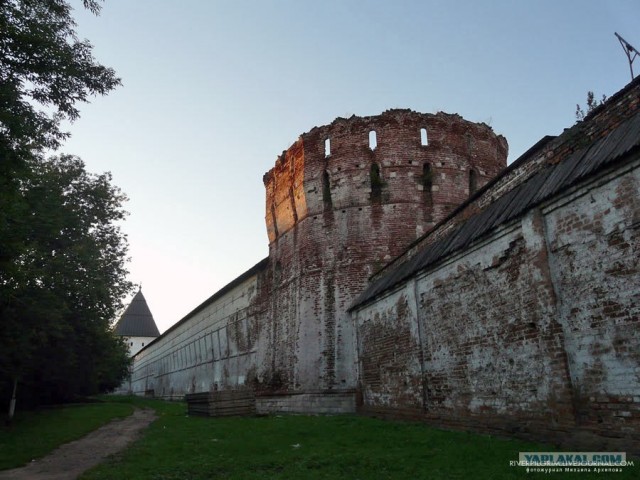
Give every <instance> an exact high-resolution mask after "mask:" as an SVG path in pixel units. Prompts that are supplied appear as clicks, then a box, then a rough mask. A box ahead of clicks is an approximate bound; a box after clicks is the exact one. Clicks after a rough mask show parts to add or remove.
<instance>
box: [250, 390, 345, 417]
mask: <svg viewBox="0 0 640 480" xmlns="http://www.w3.org/2000/svg"><path fill="white" fill-rule="evenodd" d="M256 411H257V413H258V414H270V413H307V414H314V413H316V414H340V413H355V412H356V392H355V390H341V391H335V392H334V391H306V392H286V393H277V394H274V393H257V394H256Z"/></svg>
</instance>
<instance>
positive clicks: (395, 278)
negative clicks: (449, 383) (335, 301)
mask: <svg viewBox="0 0 640 480" xmlns="http://www.w3.org/2000/svg"><path fill="white" fill-rule="evenodd" d="M638 146H640V112H639V113H636V114H635V115H634V116H633V117H631V118H630V119H628V120H626V121H625V122H623V123H622V124H620V125H619V126H618V127H617V128H616V129H615V130H613V131H612V132H611V133H610V134H609V135H607V136H606V137H604V138H602V139H600V140H597V141H595V142H593V143H591V145H589V146H588V147H586V148H584V149H581V150H578V151H576V152H574V153H573V154H571V155H570V156H569V157H568V158H566V159H564V160H563V161H561V162H560V163H557V164H550V165H547V166H546V168H544V169H543V170H541V171H540V172H538V173H537V174H535V175H533V176H532V177H531V178H529V179H528V180H526V181H525V182H523V183H522V184H520V185H518V186H517V187H515V188H514V189H513V190H511V191H509V192H507V193H506V194H505V195H503V196H501V197H500V198H498V199H497V200H496V201H495V202H493V203H492V204H491V205H489V206H488V207H487V208H485V209H484V210H483V211H481V212H479V213H478V214H476V215H474V216H473V217H471V218H469V219H468V220H467V221H466V222H464V223H462V224H461V225H459V226H458V227H457V228H456V229H455V230H454V231H453V232H451V233H450V234H449V235H447V236H446V237H444V238H442V239H441V240H438V241H436V242H434V243H433V244H431V245H428V246H427V247H425V248H424V249H423V250H421V251H420V252H418V253H417V254H416V255H414V256H413V257H412V258H410V259H409V260H407V261H406V262H404V263H402V264H400V265H398V266H397V267H395V268H393V269H392V270H390V271H389V272H388V273H386V274H385V275H383V276H382V277H380V278H379V279H377V280H375V281H374V282H372V283H371V284H370V285H369V287H368V288H367V289H366V290H365V291H364V292H363V293H362V294H361V295H360V296H359V297H358V298H357V299H356V301H355V302H354V303H353V305H352V306H351V307H350V310H353V309H355V308H356V307H358V306H359V305H362V304H364V303H367V302H369V301H370V300H372V299H373V298H374V297H376V296H377V295H380V294H381V293H383V292H384V291H386V290H389V289H391V288H393V287H394V286H396V285H398V284H399V283H401V282H402V281H404V280H406V279H407V278H409V277H410V276H412V275H414V274H415V273H417V272H418V271H420V270H424V269H426V268H427V267H429V266H431V265H433V264H435V263H437V262H438V261H440V260H442V259H444V258H445V257H447V256H449V255H451V254H452V253H455V252H457V251H459V250H462V249H464V248H466V247H467V246H469V245H470V244H471V243H472V242H474V241H476V240H478V239H480V238H481V237H482V236H484V235H486V234H487V233H489V232H490V231H492V230H493V229H495V228H497V227H498V226H500V225H503V224H505V223H507V222H509V221H511V220H513V219H515V218H518V217H519V216H521V215H522V214H524V213H525V212H526V211H528V210H530V209H531V208H533V207H535V206H536V205H538V204H540V203H541V202H543V201H545V200H547V199H549V198H551V197H553V196H554V195H556V194H558V193H560V192H562V191H564V190H566V189H567V188H569V187H571V186H572V185H574V184H576V183H578V182H580V181H581V180H583V179H585V178H587V177H588V176H590V175H591V174H593V173H594V172H596V171H597V170H600V169H602V168H604V167H606V166H607V165H610V164H612V163H614V162H616V161H617V160H620V159H621V158H622V157H624V156H626V155H627V154H629V153H630V152H631V151H632V150H634V149H637V148H638Z"/></svg>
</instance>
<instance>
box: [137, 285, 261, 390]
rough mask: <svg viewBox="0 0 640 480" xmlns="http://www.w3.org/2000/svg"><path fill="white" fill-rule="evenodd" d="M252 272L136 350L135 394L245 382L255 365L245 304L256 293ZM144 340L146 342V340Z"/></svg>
mask: <svg viewBox="0 0 640 480" xmlns="http://www.w3.org/2000/svg"><path fill="white" fill-rule="evenodd" d="M256 282H257V276H251V277H249V278H247V279H246V280H245V281H243V282H241V283H239V284H238V285H236V286H235V287H234V288H231V289H230V290H229V291H228V292H226V293H225V294H224V295H221V296H220V297H218V298H216V299H215V300H213V301H211V302H210V303H209V304H208V305H206V306H204V307H203V308H202V309H201V310H198V311H196V312H195V313H193V314H192V315H190V316H189V317H188V318H186V319H184V320H182V321H181V322H180V323H178V324H177V325H176V326H175V327H172V329H170V330H168V331H167V332H165V333H164V334H163V335H162V336H161V337H159V338H158V339H157V341H155V342H154V343H153V344H152V345H150V346H149V347H148V348H145V349H144V350H143V351H141V352H140V353H139V354H138V355H136V357H135V360H134V366H133V373H132V377H131V389H132V391H133V393H135V394H139V395H140V394H144V393H145V392H150V391H153V392H154V395H156V396H159V397H164V398H182V397H183V396H184V394H185V393H192V392H206V391H210V390H215V389H218V388H220V389H224V388H229V387H234V386H238V385H244V383H245V380H246V377H247V374H248V373H249V372H251V371H252V367H253V370H255V368H256V365H255V352H256V344H255V341H256V339H255V337H254V335H253V334H252V333H251V331H252V329H253V328H255V327H253V328H252V323H254V322H255V319H254V318H252V317H251V315H248V307H249V306H250V305H251V304H252V302H253V300H254V298H255V295H256V287H257V285H256ZM145 344H146V343H145Z"/></svg>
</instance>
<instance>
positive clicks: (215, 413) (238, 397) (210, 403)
mask: <svg viewBox="0 0 640 480" xmlns="http://www.w3.org/2000/svg"><path fill="white" fill-rule="evenodd" d="M185 400H186V402H187V411H188V413H189V415H198V416H204V417H222V416H228V415H255V413H256V397H255V395H254V393H253V391H251V390H248V389H246V390H221V391H218V392H201V393H188V394H186V395H185Z"/></svg>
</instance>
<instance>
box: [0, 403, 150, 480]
mask: <svg viewBox="0 0 640 480" xmlns="http://www.w3.org/2000/svg"><path fill="white" fill-rule="evenodd" d="M155 418H156V415H155V412H154V411H153V410H149V409H144V410H140V409H137V410H136V411H134V412H133V414H132V415H130V416H128V417H127V418H123V419H121V420H114V421H112V422H111V423H108V424H107V425H104V426H103V427H100V428H99V429H97V430H95V431H93V432H91V433H90V434H89V435H87V436H86V437H83V438H81V439H79V440H75V441H73V442H71V443H67V444H65V445H62V446H61V447H58V448H57V449H56V450H54V451H53V452H51V453H50V454H49V455H47V456H46V457H43V458H41V459H38V460H35V461H33V462H31V463H30V464H29V465H27V466H26V467H21V468H15V469H13V470H5V471H2V472H0V480H73V479H76V478H78V476H79V475H80V474H81V473H83V472H84V471H86V470H88V469H90V468H91V467H93V466H95V465H97V464H98V463H100V462H102V461H103V460H104V459H105V458H106V457H108V456H109V455H113V454H114V453H117V452H119V451H121V450H122V449H124V448H125V447H126V446H127V445H128V444H129V443H130V442H132V441H133V440H135V439H136V438H138V436H139V435H140V433H141V432H142V430H143V429H144V428H146V427H147V426H148V425H149V424H150V423H151V422H152V421H153V420H155Z"/></svg>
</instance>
